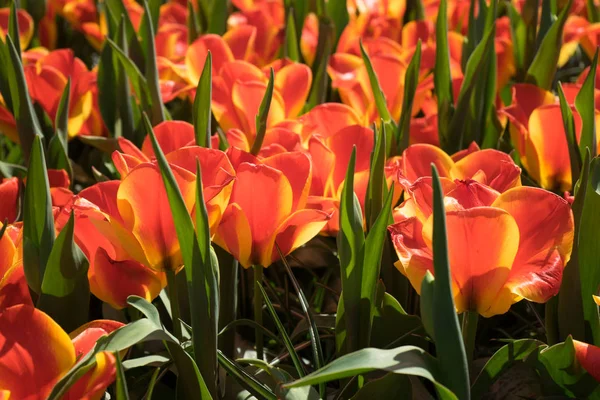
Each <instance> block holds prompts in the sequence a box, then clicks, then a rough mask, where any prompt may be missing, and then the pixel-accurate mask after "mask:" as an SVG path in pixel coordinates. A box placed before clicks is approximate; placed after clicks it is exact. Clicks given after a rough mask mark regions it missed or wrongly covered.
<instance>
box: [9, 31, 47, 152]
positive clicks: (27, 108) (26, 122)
mask: <svg viewBox="0 0 600 400" xmlns="http://www.w3.org/2000/svg"><path fill="white" fill-rule="evenodd" d="M6 46H7V47H8V54H9V56H10V62H9V63H7V62H4V63H3V67H4V68H6V69H8V70H12V71H11V72H10V75H9V79H10V80H9V85H10V99H11V103H12V107H13V114H14V116H15V120H16V122H17V131H18V133H19V142H20V144H21V149H22V150H23V156H24V157H25V160H29V154H30V152H31V147H32V144H33V141H34V137H35V135H36V134H40V133H42V129H41V126H40V122H39V120H38V118H37V115H36V113H35V111H34V109H33V103H32V102H31V97H29V90H28V89H27V81H26V80H25V72H24V71H23V64H22V63H21V58H20V56H19V53H18V52H17V49H16V47H15V45H14V42H13V41H12V39H11V38H10V36H7V37H6ZM4 68H3V69H4Z"/></svg>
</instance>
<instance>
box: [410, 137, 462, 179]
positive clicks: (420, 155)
mask: <svg viewBox="0 0 600 400" xmlns="http://www.w3.org/2000/svg"><path fill="white" fill-rule="evenodd" d="M431 163H433V164H435V166H436V167H437V169H438V171H439V174H440V176H441V177H450V170H451V168H452V167H453V166H454V161H452V159H451V158H450V156H449V155H448V154H446V153H445V152H444V151H443V150H442V149H440V148H439V147H436V146H432V145H429V144H414V145H412V146H409V147H408V148H407V149H406V150H404V153H403V154H402V164H403V168H402V176H403V177H404V178H405V179H407V180H408V181H409V182H414V181H415V180H417V178H420V177H422V176H431Z"/></svg>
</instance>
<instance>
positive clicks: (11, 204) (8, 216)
mask: <svg viewBox="0 0 600 400" xmlns="http://www.w3.org/2000/svg"><path fill="white" fill-rule="evenodd" d="M18 213H19V180H18V179H17V178H8V179H3V180H2V181H0V224H3V223H4V221H8V222H14V221H15V220H16V219H17V215H18Z"/></svg>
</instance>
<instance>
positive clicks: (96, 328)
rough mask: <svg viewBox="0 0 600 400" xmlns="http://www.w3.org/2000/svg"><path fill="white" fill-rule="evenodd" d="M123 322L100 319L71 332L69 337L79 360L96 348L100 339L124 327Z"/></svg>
mask: <svg viewBox="0 0 600 400" xmlns="http://www.w3.org/2000/svg"><path fill="white" fill-rule="evenodd" d="M124 325H125V324H123V323H122V322H118V321H113V320H109V319H99V320H94V321H91V322H88V323H87V324H84V325H82V326H80V327H79V328H77V329H76V330H74V331H73V332H71V334H70V335H69V336H70V337H71V340H72V342H73V346H74V347H75V352H76V353H77V358H78V359H79V358H81V356H83V355H85V354H87V353H88V352H89V351H90V350H92V349H93V348H94V346H95V345H96V342H97V341H98V339H100V338H101V337H102V336H105V335H108V334H109V333H111V332H113V331H116V330H117V329H119V328H120V327H122V326H124Z"/></svg>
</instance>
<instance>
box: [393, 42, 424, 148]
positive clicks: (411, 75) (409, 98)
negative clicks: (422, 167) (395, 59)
mask: <svg viewBox="0 0 600 400" xmlns="http://www.w3.org/2000/svg"><path fill="white" fill-rule="evenodd" d="M420 68H421V39H419V41H418V42H417V47H416V49H415V52H414V54H413V56H412V59H411V60H410V64H408V68H407V70H406V78H405V80H404V96H403V97H402V114H401V115H400V121H399V122H398V129H397V130H396V138H395V139H396V146H397V148H396V154H401V153H402V152H403V151H404V150H406V148H407V147H408V145H409V141H410V119H411V117H412V109H413V104H414V100H415V94H416V92H417V86H418V85H419V69H420Z"/></svg>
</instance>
